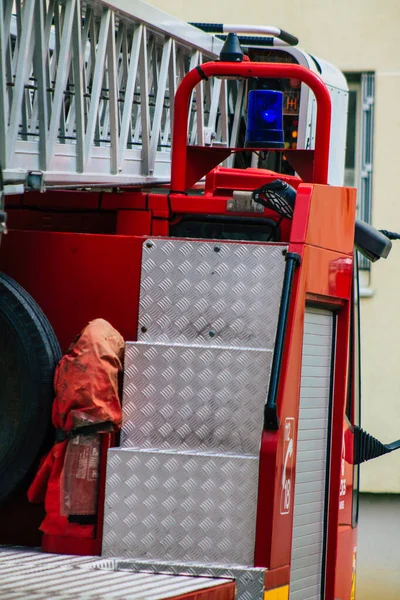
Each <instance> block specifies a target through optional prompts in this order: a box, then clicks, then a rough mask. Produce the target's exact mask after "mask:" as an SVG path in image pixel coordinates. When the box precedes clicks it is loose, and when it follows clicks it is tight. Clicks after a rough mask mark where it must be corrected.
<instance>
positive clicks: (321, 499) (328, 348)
mask: <svg viewBox="0 0 400 600" xmlns="http://www.w3.org/2000/svg"><path fill="white" fill-rule="evenodd" d="M333 339H334V315H333V313H332V312H330V311H326V310H319V309H315V308H306V312H305V323H304V338H303V358H302V370H301V388H300V410H299V426H298V442H297V461H296V479H295V494H294V518H293V541H292V559H291V571H290V600H317V599H318V600H320V599H321V598H323V592H324V590H323V581H324V579H325V576H324V555H325V533H326V532H325V513H326V487H327V481H328V477H329V472H328V458H329V455H328V438H329V436H330V418H331V379H332V360H333Z"/></svg>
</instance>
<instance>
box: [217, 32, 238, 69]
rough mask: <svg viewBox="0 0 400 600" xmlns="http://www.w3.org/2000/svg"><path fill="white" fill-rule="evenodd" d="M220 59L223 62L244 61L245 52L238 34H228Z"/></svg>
mask: <svg viewBox="0 0 400 600" xmlns="http://www.w3.org/2000/svg"><path fill="white" fill-rule="evenodd" d="M219 57H220V59H221V60H222V61H223V62H242V61H243V50H242V48H241V46H240V42H239V38H238V36H237V34H236V33H228V37H227V38H226V40H225V43H224V45H223V46H222V50H221V53H220V55H219Z"/></svg>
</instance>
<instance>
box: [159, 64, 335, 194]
mask: <svg viewBox="0 0 400 600" xmlns="http://www.w3.org/2000/svg"><path fill="white" fill-rule="evenodd" d="M213 76H222V77H223V76H226V77H232V76H233V77H237V78H244V79H250V78H253V77H259V78H271V79H286V78H295V79H299V80H300V81H302V82H303V83H305V84H306V85H308V86H309V87H310V88H311V90H312V91H313V92H314V94H315V98H316V100H317V107H318V111H317V124H316V132H315V150H314V181H313V182H309V183H323V184H326V183H327V182H328V162H329V140H330V126H331V98H330V95H329V92H328V90H327V88H326V85H325V84H324V82H323V81H322V79H321V78H320V77H319V76H318V75H316V74H315V73H313V72H312V71H309V70H308V69H306V68H305V67H301V66H300V65H288V64H277V63H275V64H273V63H272V64H271V63H252V62H242V63H233V62H232V63H230V62H209V63H205V64H203V65H201V67H196V68H195V69H193V70H192V71H190V72H189V73H188V74H187V75H186V76H185V77H184V78H183V80H182V82H181V84H180V86H179V88H178V90H177V92H176V95H175V103H174V115H175V118H174V129H173V136H172V157H171V191H173V192H178V193H179V192H182V193H183V192H185V191H186V166H187V129H188V112H189V99H190V95H191V93H192V91H193V88H194V87H195V86H196V85H197V84H198V83H200V81H201V80H202V79H204V77H213Z"/></svg>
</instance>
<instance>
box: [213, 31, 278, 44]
mask: <svg viewBox="0 0 400 600" xmlns="http://www.w3.org/2000/svg"><path fill="white" fill-rule="evenodd" d="M227 36H228V34H227V33H226V34H224V35H217V36H216V37H217V38H218V39H220V40H223V41H224V40H226V38H227ZM238 38H239V44H240V45H241V46H256V47H260V46H262V47H263V46H269V47H270V46H273V45H274V40H275V38H274V37H272V36H271V37H262V36H259V35H254V36H252V35H239V36H238Z"/></svg>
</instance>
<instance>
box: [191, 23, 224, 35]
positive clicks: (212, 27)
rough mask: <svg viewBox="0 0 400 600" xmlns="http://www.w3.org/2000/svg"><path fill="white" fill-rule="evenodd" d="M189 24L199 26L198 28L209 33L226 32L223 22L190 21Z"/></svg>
mask: <svg viewBox="0 0 400 600" xmlns="http://www.w3.org/2000/svg"><path fill="white" fill-rule="evenodd" d="M189 25H193V27H197V29H202V30H203V31H206V32H207V33H223V32H224V25H223V24H222V23H189Z"/></svg>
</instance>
